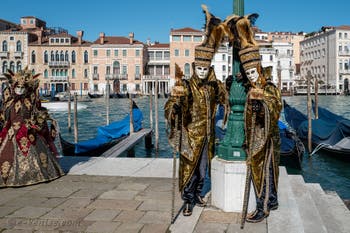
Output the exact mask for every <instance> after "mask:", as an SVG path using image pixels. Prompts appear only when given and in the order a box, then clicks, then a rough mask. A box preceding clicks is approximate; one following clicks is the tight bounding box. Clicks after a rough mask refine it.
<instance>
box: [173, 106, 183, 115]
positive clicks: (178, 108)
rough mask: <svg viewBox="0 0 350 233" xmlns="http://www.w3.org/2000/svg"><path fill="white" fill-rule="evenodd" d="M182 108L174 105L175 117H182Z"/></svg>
mask: <svg viewBox="0 0 350 233" xmlns="http://www.w3.org/2000/svg"><path fill="white" fill-rule="evenodd" d="M181 112H182V111H181V106H179V105H178V104H174V105H173V113H174V114H175V115H181Z"/></svg>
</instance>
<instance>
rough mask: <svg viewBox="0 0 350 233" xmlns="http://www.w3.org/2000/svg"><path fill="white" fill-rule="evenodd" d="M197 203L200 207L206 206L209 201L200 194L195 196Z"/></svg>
mask: <svg viewBox="0 0 350 233" xmlns="http://www.w3.org/2000/svg"><path fill="white" fill-rule="evenodd" d="M194 200H195V202H196V205H197V206H199V207H205V206H206V205H207V203H206V202H205V201H204V200H203V197H201V196H200V195H198V194H197V195H196V196H195V198H194Z"/></svg>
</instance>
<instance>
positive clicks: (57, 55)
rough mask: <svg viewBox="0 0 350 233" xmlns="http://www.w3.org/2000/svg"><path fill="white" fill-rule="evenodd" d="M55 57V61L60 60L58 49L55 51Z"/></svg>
mask: <svg viewBox="0 0 350 233" xmlns="http://www.w3.org/2000/svg"><path fill="white" fill-rule="evenodd" d="M55 57H56V59H55V60H56V61H59V60H60V55H59V53H58V51H56V56H55Z"/></svg>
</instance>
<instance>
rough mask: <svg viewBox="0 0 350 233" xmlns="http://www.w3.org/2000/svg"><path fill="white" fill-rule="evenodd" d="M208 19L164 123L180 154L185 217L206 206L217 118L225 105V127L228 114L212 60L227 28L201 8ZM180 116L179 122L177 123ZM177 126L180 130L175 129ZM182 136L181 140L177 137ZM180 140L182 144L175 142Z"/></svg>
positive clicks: (177, 75)
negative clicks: (196, 207) (205, 187)
mask: <svg viewBox="0 0 350 233" xmlns="http://www.w3.org/2000/svg"><path fill="white" fill-rule="evenodd" d="M202 9H203V12H204V13H205V17H206V24H205V29H206V31H205V33H206V38H205V40H204V41H203V43H202V44H201V45H198V46H196V47H195V54H194V55H195V60H194V62H193V63H192V69H193V75H192V77H191V78H190V79H189V80H185V79H182V72H179V70H180V68H179V67H178V68H177V69H176V70H177V71H178V72H176V75H175V76H176V79H177V82H176V84H175V86H174V88H173V89H172V92H171V96H170V97H169V99H168V101H167V102H166V104H165V107H164V109H165V119H166V120H167V125H168V127H169V128H170V133H169V135H168V138H169V143H170V144H171V145H172V146H173V147H174V148H177V147H178V146H179V151H180V155H179V157H180V167H179V190H180V192H181V197H182V199H183V201H184V206H183V215H184V216H190V215H191V214H192V210H193V207H194V205H199V206H205V204H206V203H205V201H204V200H203V196H202V194H201V193H202V188H203V185H204V180H205V175H206V171H207V169H209V171H210V162H211V159H212V158H213V156H214V153H215V148H214V146H215V128H214V127H215V114H216V110H217V106H218V105H219V104H222V105H223V106H224V107H225V109H226V111H225V119H224V123H225V121H226V119H227V115H228V111H229V103H228V93H227V91H226V89H225V85H224V84H223V83H222V82H221V81H220V80H218V79H216V76H215V72H214V69H213V67H211V60H212V58H213V56H214V54H215V52H216V50H217V49H218V47H219V46H220V43H221V41H222V38H223V35H224V34H225V31H224V30H225V28H223V27H222V24H221V20H220V19H218V18H216V17H215V16H213V15H212V14H210V13H209V12H208V9H207V7H206V6H205V5H202ZM176 115H178V119H179V122H178V123H176V122H175V119H177V117H176ZM176 126H179V127H178V128H176ZM178 133H179V134H180V135H181V136H180V137H179V138H178V137H176V136H175V135H177V134H178ZM176 140H179V141H176Z"/></svg>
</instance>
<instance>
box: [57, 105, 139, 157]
mask: <svg viewBox="0 0 350 233" xmlns="http://www.w3.org/2000/svg"><path fill="white" fill-rule="evenodd" d="M132 111H133V125H134V132H137V131H139V130H141V129H142V120H143V115H142V112H141V110H140V109H139V108H138V107H137V105H136V104H135V103H134V104H133V110H132ZM129 133H130V115H129V114H128V115H127V116H126V117H124V119H122V120H120V121H115V122H112V123H111V124H109V125H106V126H100V127H98V128H97V136H96V137H94V138H92V139H88V140H85V141H81V142H78V143H71V142H68V141H67V140H65V139H64V138H63V137H62V136H61V135H59V139H60V142H61V146H62V153H63V155H64V156H87V157H98V156H101V155H102V154H103V153H104V152H105V151H107V150H108V149H110V148H111V147H113V146H114V145H116V144H118V143H119V142H120V141H122V140H123V139H124V138H125V137H127V136H128V135H129Z"/></svg>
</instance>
